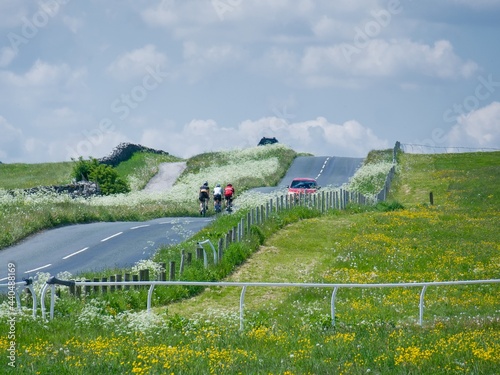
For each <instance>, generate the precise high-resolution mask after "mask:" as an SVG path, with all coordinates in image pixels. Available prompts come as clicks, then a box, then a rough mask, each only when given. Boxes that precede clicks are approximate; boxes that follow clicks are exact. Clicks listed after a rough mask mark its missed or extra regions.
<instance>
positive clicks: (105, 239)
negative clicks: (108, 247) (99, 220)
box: [101, 232, 123, 242]
mask: <svg viewBox="0 0 500 375" xmlns="http://www.w3.org/2000/svg"><path fill="white" fill-rule="evenodd" d="M122 233H123V232H118V233H115V234H113V235H112V236H109V237H106V238H103V239H102V240H101V242H104V241H107V240H110V239H111V238H113V237H116V236H119V235H120V234H122Z"/></svg>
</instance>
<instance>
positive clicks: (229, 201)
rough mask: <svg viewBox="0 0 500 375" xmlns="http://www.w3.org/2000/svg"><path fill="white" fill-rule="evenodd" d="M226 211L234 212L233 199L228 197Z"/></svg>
mask: <svg viewBox="0 0 500 375" xmlns="http://www.w3.org/2000/svg"><path fill="white" fill-rule="evenodd" d="M226 211H227V212H232V211H233V197H226Z"/></svg>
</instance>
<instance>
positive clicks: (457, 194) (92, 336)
mask: <svg viewBox="0 0 500 375" xmlns="http://www.w3.org/2000/svg"><path fill="white" fill-rule="evenodd" d="M186 178H187V177H186ZM430 192H432V193H433V196H434V205H430V203H429V193H430ZM390 200H393V201H397V202H399V203H400V204H402V205H403V206H404V208H403V209H398V210H389V211H387V210H385V211H384V210H382V211H380V210H379V208H384V207H387V206H384V205H382V206H380V207H358V206H351V207H349V208H348V209H347V210H345V211H342V212H339V211H330V212H328V213H327V214H325V215H320V214H319V213H315V212H310V213H308V214H306V213H303V212H300V211H292V212H285V213H282V214H280V215H277V216H276V217H274V218H273V219H272V220H271V221H270V222H269V223H267V224H266V226H265V227H263V228H261V229H260V234H261V236H263V237H264V242H263V244H262V246H259V247H257V248H256V250H254V251H253V254H252V255H251V257H250V258H248V260H247V261H245V262H244V263H243V264H241V265H240V266H239V267H237V268H236V269H235V270H234V272H232V273H231V274H230V275H229V276H228V277H227V278H226V279H227V280H233V281H236V280H238V281H275V282H285V281H286V282H325V283H334V282H335V283H400V282H412V281H444V280H476V279H499V278H500V234H499V233H498V227H499V224H500V213H499V207H500V153H498V152H495V153H468V154H445V155H410V154H401V155H400V160H399V164H398V167H397V174H396V179H395V181H394V183H393V189H392V192H391V196H390ZM395 207H396V206H395ZM297 210H299V209H297ZM306 216H307V217H308V218H307V219H306V218H305V217H306ZM218 225H221V226H222V225H224V223H219V224H218ZM221 229H222V227H221V228H219V229H217V227H215V228H211V229H210V228H209V229H207V230H208V231H214V232H217V231H219V230H221ZM168 252H169V249H163V250H162V252H160V253H165V254H167V253H168ZM158 289H159V288H158ZM240 291H241V290H238V288H211V289H210V290H206V291H204V292H203V293H201V294H198V295H197V296H196V297H194V298H189V299H185V300H183V301H181V302H177V303H171V304H169V305H167V306H164V305H163V304H159V303H156V304H155V307H154V310H155V313H154V314H150V315H147V314H146V313H145V312H144V311H124V310H120V309H119V308H118V307H117V304H116V301H114V300H113V299H109V298H108V299H100V298H88V299H87V301H85V303H81V302H80V301H77V300H74V299H69V298H62V299H61V300H59V301H58V302H57V304H56V318H55V319H54V320H53V321H48V322H46V321H42V320H41V319H40V318H38V319H36V320H33V319H32V318H31V316H30V313H29V311H25V312H23V313H22V314H17V315H15V316H16V365H17V368H16V369H11V368H9V366H8V358H7V356H3V357H1V358H0V368H1V369H2V371H3V370H5V371H3V372H5V373H16V374H36V373H40V374H44V373H49V372H57V373H60V374H89V373H99V374H116V373H134V374H164V373H166V374H283V375H285V374H286V375H292V374H367V373H373V374H497V373H498V368H500V354H499V353H500V293H499V292H500V285H499V284H483V285H474V286H470V285H469V286H451V287H449V286H447V287H433V288H429V289H428V291H427V293H426V306H425V308H426V309H425V317H424V325H423V326H422V327H420V326H419V325H418V301H419V292H420V290H419V289H418V288H393V289H383V290H382V289H341V290H340V291H339V292H338V295H337V312H336V318H337V319H336V322H335V326H334V327H333V326H332V325H331V322H330V319H329V306H330V297H331V291H325V290H323V289H319V288H318V289H312V290H294V289H291V288H287V289H278V288H267V289H266V288H253V289H252V288H249V289H248V291H247V293H246V298H245V301H246V306H245V329H244V330H243V331H240V330H239V316H238V301H239V293H240ZM155 293H158V295H157V296H158V297H160V296H161V294H162V293H163V292H162V291H160V290H158V291H156V292H155ZM144 294H145V293H144V292H137V293H134V292H130V298H129V300H128V301H129V302H130V301H133V299H134V298H135V299H139V300H141V301H140V303H138V305H141V306H144V305H145V302H144ZM155 301H157V299H156V300H155ZM0 316H1V319H2V320H7V319H8V318H9V316H12V315H9V314H8V311H6V309H5V306H4V308H3V309H0ZM0 332H1V336H0V337H1V339H0V349H2V350H5V351H6V352H7V350H8V348H9V341H8V340H7V339H6V337H7V333H8V332H7V327H6V325H2V328H1V331H0Z"/></svg>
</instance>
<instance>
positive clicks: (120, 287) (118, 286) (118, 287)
mask: <svg viewBox="0 0 500 375" xmlns="http://www.w3.org/2000/svg"><path fill="white" fill-rule="evenodd" d="M116 281H117V282H119V283H121V282H122V275H121V274H120V273H118V274H116ZM116 289H117V290H122V286H121V285H117V286H116Z"/></svg>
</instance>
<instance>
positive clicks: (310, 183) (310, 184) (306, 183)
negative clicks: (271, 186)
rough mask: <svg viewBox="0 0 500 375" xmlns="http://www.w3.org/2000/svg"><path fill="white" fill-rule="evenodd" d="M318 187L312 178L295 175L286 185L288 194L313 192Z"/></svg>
mask: <svg viewBox="0 0 500 375" xmlns="http://www.w3.org/2000/svg"><path fill="white" fill-rule="evenodd" d="M318 189H319V186H318V183H317V182H316V180H315V179H314V178H307V177H297V178H294V179H293V180H292V183H291V184H290V185H289V186H288V194H313V193H316V192H317V191H318Z"/></svg>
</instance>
